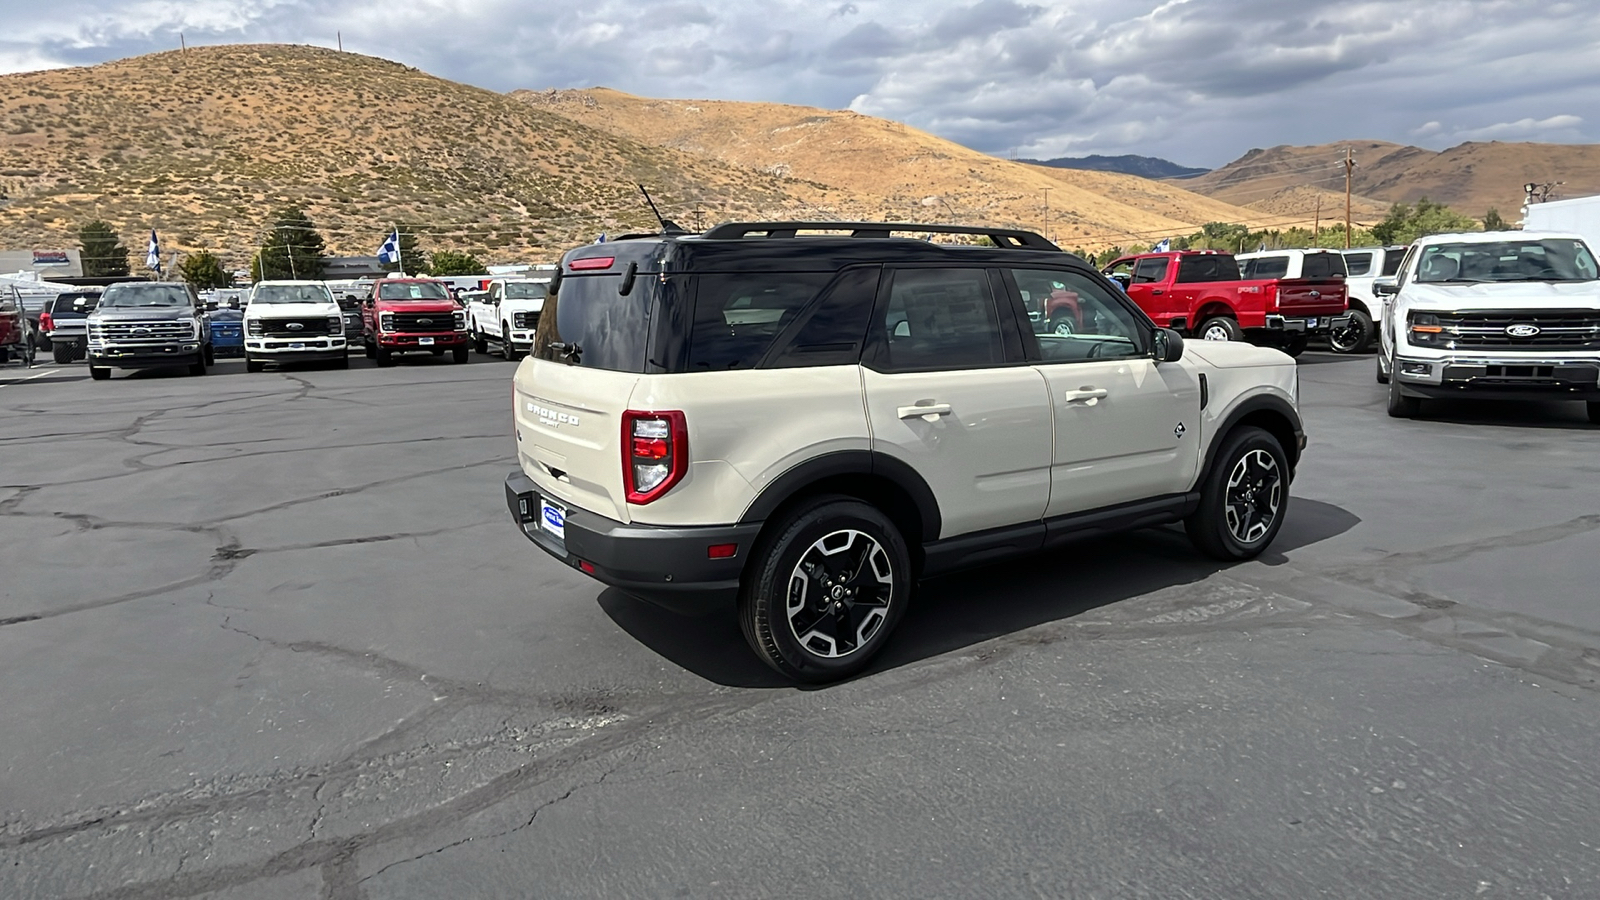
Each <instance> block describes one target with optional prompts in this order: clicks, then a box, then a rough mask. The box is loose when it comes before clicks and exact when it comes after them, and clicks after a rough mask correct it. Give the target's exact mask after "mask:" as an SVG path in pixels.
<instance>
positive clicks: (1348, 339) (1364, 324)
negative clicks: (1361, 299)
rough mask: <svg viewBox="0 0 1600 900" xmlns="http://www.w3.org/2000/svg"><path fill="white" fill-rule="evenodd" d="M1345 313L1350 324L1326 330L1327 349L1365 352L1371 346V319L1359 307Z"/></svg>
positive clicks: (1344, 351) (1337, 351)
mask: <svg viewBox="0 0 1600 900" xmlns="http://www.w3.org/2000/svg"><path fill="white" fill-rule="evenodd" d="M1347 314H1348V315H1349V317H1350V324H1348V325H1346V326H1345V327H1343V328H1335V329H1333V330H1332V331H1329V332H1328V349H1329V350H1332V351H1333V352H1335V353H1365V352H1367V348H1368V347H1370V346H1372V319H1371V318H1370V317H1369V316H1368V315H1367V314H1366V313H1364V312H1362V311H1361V310H1359V309H1352V310H1349V311H1348V312H1347Z"/></svg>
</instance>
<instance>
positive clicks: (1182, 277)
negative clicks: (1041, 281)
mask: <svg viewBox="0 0 1600 900" xmlns="http://www.w3.org/2000/svg"><path fill="white" fill-rule="evenodd" d="M1102 271H1104V272H1105V273H1106V274H1107V275H1109V276H1110V277H1111V279H1112V280H1113V281H1115V282H1117V283H1118V284H1120V285H1122V287H1123V289H1124V290H1126V291H1127V292H1128V296H1129V297H1130V298H1132V299H1133V302H1134V303H1137V304H1138V305H1139V308H1140V309H1143V310H1144V311H1145V312H1146V313H1147V314H1149V316H1150V318H1152V319H1154V320H1155V322H1156V324H1157V325H1162V326H1165V327H1168V328H1175V329H1178V330H1180V331H1181V330H1187V331H1188V333H1190V334H1193V335H1198V336H1199V337H1201V338H1203V339H1205V340H1208V341H1244V340H1248V341H1250V342H1251V343H1254V344H1262V345H1265V346H1270V347H1277V348H1279V349H1280V350H1283V351H1284V352H1285V353H1288V354H1289V355H1290V356H1297V355H1299V353H1300V351H1302V350H1304V349H1305V346H1306V338H1307V336H1309V335H1313V334H1327V333H1328V332H1329V331H1330V330H1332V329H1333V328H1336V327H1344V325H1345V324H1347V318H1346V306H1347V303H1348V298H1347V295H1346V293H1345V286H1344V278H1343V277H1340V276H1334V277H1331V278H1259V279H1251V280H1244V279H1241V278H1240V277H1239V263H1238V262H1237V261H1236V260H1234V258H1233V255H1232V254H1229V253H1219V252H1217V251H1214V250H1185V251H1175V252H1170V253H1142V254H1139V255H1137V256H1125V257H1123V258H1121V259H1118V260H1116V261H1114V262H1112V263H1111V264H1110V265H1108V266H1106V267H1105V269H1103V270H1102ZM1052 327H1053V322H1052ZM1068 327H1070V323H1069V325H1068Z"/></svg>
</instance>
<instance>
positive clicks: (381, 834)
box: [0, 353, 1600, 900]
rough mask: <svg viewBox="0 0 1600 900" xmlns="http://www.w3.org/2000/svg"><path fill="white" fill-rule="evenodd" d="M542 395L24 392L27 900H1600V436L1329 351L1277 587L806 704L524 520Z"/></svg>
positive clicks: (15, 843)
mask: <svg viewBox="0 0 1600 900" xmlns="http://www.w3.org/2000/svg"><path fill="white" fill-rule="evenodd" d="M510 374H511V368H510V366H509V364H506V363H504V362H501V361H499V360H493V359H488V358H484V357H475V358H474V361H473V363H472V364H471V365H468V366H453V365H450V364H449V363H447V362H444V361H440V360H433V359H423V360H421V361H417V362H407V363H403V364H402V365H400V366H397V367H396V368H392V369H377V368H374V367H372V366H371V364H370V363H367V362H366V361H365V360H359V359H357V360H352V368H351V369H350V370H349V371H321V370H315V369H306V370H293V371H289V372H284V373H279V372H268V373H265V374H256V375H246V374H244V371H243V364H242V363H240V362H224V363H222V364H221V365H219V366H217V367H216V369H214V370H213V373H212V374H211V375H209V376H207V377H205V378H186V377H181V376H178V377H172V376H166V375H163V374H159V373H145V374H140V375H135V376H131V377H130V376H128V375H126V374H124V373H118V374H117V376H116V377H115V378H114V379H113V380H112V381H110V382H98V383H97V382H91V381H89V380H88V378H87V372H86V371H85V370H84V369H83V367H82V366H81V365H79V366H63V367H56V366H48V367H44V368H40V369H35V370H33V371H25V370H18V369H7V368H0V897H5V898H34V897H93V898H129V900H132V898H169V897H195V896H205V897H217V898H265V897H327V898H337V900H349V898H374V900H376V898H403V897H404V898H409V897H416V898H436V897H498V896H538V897H622V896H639V897H659V896H690V897H739V898H742V897H760V896H783V897H790V896H797V895H812V896H824V897H827V896H842V895H849V894H854V895H862V896H874V897H902V896H903V897H926V896H975V895H993V896H1017V895H1038V896H1072V897H1086V898H1088V897H1119V898H1120V897H1156V898H1190V897H1192V898H1256V897H1260V898H1281V897H1447V896H1449V897H1454V896H1474V897H1507V898H1512V897H1515V898H1538V897H1551V898H1559V897H1592V896H1595V894H1596V889H1595V886H1596V885H1597V884H1600V764H1597V762H1596V759H1597V756H1596V749H1595V735H1596V733H1597V728H1596V722H1597V716H1596V701H1597V699H1600V698H1597V696H1596V684H1597V682H1596V678H1597V677H1600V599H1597V598H1600V589H1597V588H1596V585H1597V584H1600V489H1597V488H1596V487H1595V484H1596V482H1597V478H1596V476H1597V474H1600V429H1596V428H1594V427H1591V426H1589V425H1588V424H1587V423H1586V421H1585V420H1584V418H1583V412H1582V408H1581V407H1579V406H1576V405H1573V406H1562V405H1559V404H1543V405H1541V404H1527V405H1523V406H1518V407H1511V408H1507V407H1497V406H1495V407H1479V406H1471V405H1454V404H1440V405H1436V406H1435V407H1434V408H1433V410H1432V417H1431V418H1430V420H1428V421H1420V422H1401V421H1395V420H1391V419H1389V418H1387V417H1386V416H1385V415H1384V412H1383V394H1382V389H1381V388H1379V387H1378V386H1377V385H1376V384H1374V383H1373V379H1372V360H1371V358H1370V357H1365V358H1359V359H1345V358H1339V357H1333V356H1328V355H1323V354H1316V353H1310V354H1307V355H1306V356H1305V357H1304V358H1303V359H1302V392H1303V404H1304V413H1305V418H1306V423H1307V431H1308V433H1309V435H1310V437H1311V446H1310V448H1309V450H1308V452H1307V457H1306V460H1305V463H1304V465H1303V466H1302V468H1301V471H1300V476H1299V478H1298V480H1297V481H1296V483H1295V485H1294V501H1293V505H1292V506H1291V510H1290V514H1289V519H1288V521H1287V523H1286V526H1285V528H1284V531H1283V533H1282V535H1281V536H1280V538H1279V539H1278V542H1277V544H1276V545H1275V547H1274V549H1273V551H1272V552H1270V553H1269V554H1268V555H1267V556H1265V557H1264V558H1263V559H1261V560H1258V561H1255V562H1251V563H1247V564H1244V565H1239V566H1231V567H1220V566H1218V565H1216V564H1214V563H1211V562H1208V561H1205V560H1203V559H1201V558H1199V557H1198V556H1197V555H1196V554H1195V553H1194V552H1193V551H1191V550H1190V549H1189V547H1188V545H1187V543H1186V541H1185V540H1184V539H1183V537H1182V535H1181V533H1179V532H1177V531H1175V530H1172V529H1160V530H1153V531H1148V532H1142V533H1138V534H1133V535H1126V536H1121V537H1117V538H1114V539H1106V540H1101V541H1097V542H1092V543H1085V544H1080V545H1076V546H1073V547H1070V548H1068V549H1066V550H1065V551H1063V552H1060V553H1057V554H1053V555H1051V556H1049V557H1042V558H1038V559H1034V560H1030V561H1026V562H1023V563H1020V564H1010V565H1006V566H999V567H993V568H989V569H983V570H979V571H975V572H970V573H965V574H962V575H958V576H953V577H949V578H945V579H941V580H938V581H934V582H928V583H926V584H924V585H923V586H922V588H921V590H920V592H919V594H918V597H917V605H916V607H915V608H914V609H913V610H912V611H911V613H910V615H909V616H908V617H907V619H906V620H905V622H904V624H903V625H902V626H901V631H900V633H899V634H898V635H897V636H896V638H895V640H894V641H893V643H892V645H891V646H890V648H889V649H888V651H887V652H886V653H885V656H884V658H883V659H882V661H881V662H880V663H879V664H878V665H877V666H876V667H875V668H874V670H873V671H872V672H871V673H869V674H868V675H866V676H864V677H862V678H860V679H858V680H856V681H853V682H851V683H848V684H843V685H838V686H834V687H829V688H825V689H820V690H798V689H795V688H792V687H788V686H785V685H783V684H782V683H781V682H780V681H778V680H777V678H776V677H775V676H773V675H772V674H771V673H770V672H769V671H768V670H766V669H765V668H764V667H763V666H762V665H761V664H760V663H758V662H757V661H756V660H755V659H754V657H753V656H751V654H750V653H749V651H748V650H747V649H746V648H745V647H744V644H743V641H742V639H741V637H740V636H739V632H738V627H737V625H736V624H735V623H734V622H733V620H732V619H731V618H717V617H712V618H707V619H683V618H679V617H676V616H673V615H672V614H670V613H666V612H663V611H660V610H657V609H655V608H653V607H649V606H645V605H641V604H639V603H636V602H634V601H632V600H629V599H628V598H626V597H622V596H620V595H618V594H616V593H615V592H612V591H607V590H603V589H602V588H601V587H600V586H599V585H597V584H596V583H594V582H591V581H589V580H588V579H586V578H583V577H581V576H580V575H578V574H577V573H575V572H572V571H570V570H568V569H566V568H564V567H562V566H560V565H558V564H556V563H554V562H553V561H551V560H548V559H547V558H545V557H544V556H543V555H542V554H540V553H539V552H538V551H537V550H535V548H534V547H533V546H532V545H531V544H529V543H528V542H527V541H526V540H525V539H524V538H523V537H522V536H521V535H520V534H519V533H518V532H517V530H516V529H515V528H514V527H513V526H512V525H511V524H510V522H509V521H508V517H507V514H506V511H505V507H504V501H503V499H502V493H501V481H502V478H503V476H504V475H505V472H506V471H507V470H508V469H509V468H510V466H511V465H512V440H511V436H510V423H509V415H508V409H507V402H506V400H507V396H508V390H509V379H510Z"/></svg>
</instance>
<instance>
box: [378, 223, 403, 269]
mask: <svg viewBox="0 0 1600 900" xmlns="http://www.w3.org/2000/svg"><path fill="white" fill-rule="evenodd" d="M399 261H400V229H398V228H396V229H395V230H394V231H392V232H390V234H389V236H388V237H386V238H384V239H383V246H382V247H379V248H378V264H379V265H383V266H387V265H392V264H394V263H397V262H399Z"/></svg>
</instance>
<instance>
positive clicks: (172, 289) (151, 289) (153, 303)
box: [100, 283, 189, 309]
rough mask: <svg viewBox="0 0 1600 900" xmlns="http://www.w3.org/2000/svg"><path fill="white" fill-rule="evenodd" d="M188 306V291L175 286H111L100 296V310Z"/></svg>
mask: <svg viewBox="0 0 1600 900" xmlns="http://www.w3.org/2000/svg"><path fill="white" fill-rule="evenodd" d="M188 305H189V290H188V288H185V287H183V286H182V285H177V284H149V283H145V284H113V285H112V286H110V287H108V288H106V292H105V293H104V294H102V295H100V308H101V309H132V308H136V307H167V308H173V307H179V306H188Z"/></svg>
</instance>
